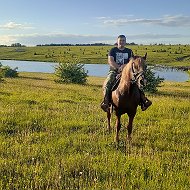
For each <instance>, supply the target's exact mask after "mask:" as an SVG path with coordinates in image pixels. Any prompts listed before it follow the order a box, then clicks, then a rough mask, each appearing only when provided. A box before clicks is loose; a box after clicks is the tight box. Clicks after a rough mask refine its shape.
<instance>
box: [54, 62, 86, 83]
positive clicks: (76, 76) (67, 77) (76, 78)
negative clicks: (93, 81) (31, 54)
mask: <svg viewBox="0 0 190 190" xmlns="http://www.w3.org/2000/svg"><path fill="white" fill-rule="evenodd" d="M55 75H56V76H57V77H58V78H59V79H58V80H55V81H56V82H59V83H76V84H85V83H86V81H87V77H88V74H87V72H86V71H85V69H84V64H81V63H78V64H77V63H76V62H74V63H73V62H66V63H64V62H60V63H59V64H58V65H57V66H55Z"/></svg>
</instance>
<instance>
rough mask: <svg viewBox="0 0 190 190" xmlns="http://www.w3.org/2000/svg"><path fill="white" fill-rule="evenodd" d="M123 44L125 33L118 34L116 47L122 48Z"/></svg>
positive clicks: (124, 43) (124, 42)
mask: <svg viewBox="0 0 190 190" xmlns="http://www.w3.org/2000/svg"><path fill="white" fill-rule="evenodd" d="M125 45H126V37H125V35H119V36H118V37H117V47H118V48H121V49H122V48H124V47H125Z"/></svg>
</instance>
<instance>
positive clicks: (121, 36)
mask: <svg viewBox="0 0 190 190" xmlns="http://www.w3.org/2000/svg"><path fill="white" fill-rule="evenodd" d="M118 38H126V37H125V35H123V34H121V35H119V36H118V37H117V39H118Z"/></svg>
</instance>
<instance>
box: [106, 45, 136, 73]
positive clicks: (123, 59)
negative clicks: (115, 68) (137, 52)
mask: <svg viewBox="0 0 190 190" xmlns="http://www.w3.org/2000/svg"><path fill="white" fill-rule="evenodd" d="M108 55H109V56H112V57H114V61H115V62H116V63H117V64H118V65H119V66H121V65H123V64H127V63H128V62H129V59H130V58H131V57H132V56H133V52H132V50H131V49H129V48H125V49H124V50H120V49H118V48H117V47H114V48H112V49H111V50H110V52H109V54H108ZM110 69H111V70H112V68H110Z"/></svg>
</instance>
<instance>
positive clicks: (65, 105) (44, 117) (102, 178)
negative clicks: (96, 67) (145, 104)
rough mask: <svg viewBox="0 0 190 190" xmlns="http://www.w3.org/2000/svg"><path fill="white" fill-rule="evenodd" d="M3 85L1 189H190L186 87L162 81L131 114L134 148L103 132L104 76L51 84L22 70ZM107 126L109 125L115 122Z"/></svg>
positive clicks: (0, 101)
mask: <svg viewBox="0 0 190 190" xmlns="http://www.w3.org/2000/svg"><path fill="white" fill-rule="evenodd" d="M19 76H20V77H19V78H15V79H5V81H4V83H1V84H0V115H1V116H0V117H1V120H0V132H1V133H0V144H1V145H0V189H2V190H5V189H19V190H20V189H27V190H29V189H31V190H33V189H40V190H41V189H53V190H54V189H70V190H73V189H86V190H89V189H98V190H104V189H105V190H113V189H115V190H119V189H125V190H132V189H133V190H135V189H140V190H153V189H154V190H174V189H175V190H177V189H180V190H189V189H190V138H189V137H190V114H189V113H190V103H189V99H190V82H183V83H176V82H164V83H163V85H162V87H160V88H159V91H158V92H157V93H156V94H153V95H152V94H148V97H149V98H150V99H151V100H152V101H153V105H152V106H151V107H150V108H149V109H148V110H147V111H145V112H142V111H141V110H140V108H139V109H138V113H137V115H136V117H135V121H134V130H133V141H132V144H131V145H129V144H126V143H125V136H126V129H125V127H124V125H125V123H126V122H127V116H124V117H123V118H122V124H123V125H122V130H121V135H120V136H121V142H120V144H119V146H118V147H116V146H115V143H114V135H115V131H114V128H113V131H112V133H111V134H108V133H107V131H106V117H105V113H104V112H103V111H101V110H100V108H99V104H100V102H101V99H102V89H101V85H102V83H103V80H104V78H93V77H90V78H88V84H87V85H85V86H80V85H70V84H67V85H63V84H56V83H54V76H53V75H51V74H39V73H20V74H19ZM114 119H115V118H113V121H112V126H113V124H114Z"/></svg>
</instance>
